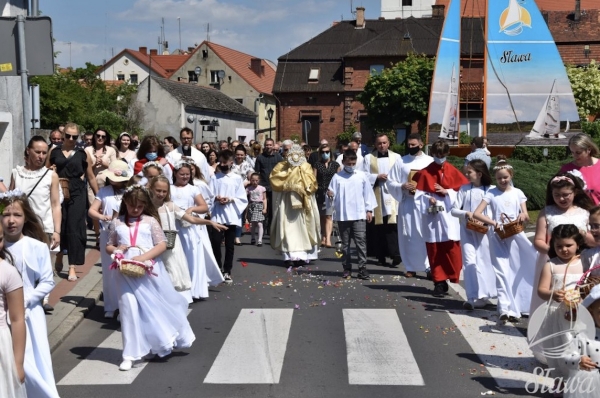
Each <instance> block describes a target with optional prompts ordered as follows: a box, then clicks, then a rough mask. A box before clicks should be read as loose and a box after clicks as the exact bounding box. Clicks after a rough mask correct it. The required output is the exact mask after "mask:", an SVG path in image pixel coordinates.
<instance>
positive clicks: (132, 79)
mask: <svg viewBox="0 0 600 398" xmlns="http://www.w3.org/2000/svg"><path fill="white" fill-rule="evenodd" d="M129 83H131V84H138V75H137V73H132V74H130V75H129Z"/></svg>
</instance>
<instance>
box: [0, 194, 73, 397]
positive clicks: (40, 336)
mask: <svg viewBox="0 0 600 398" xmlns="http://www.w3.org/2000/svg"><path fill="white" fill-rule="evenodd" d="M0 208H2V227H3V229H4V240H5V245H6V249H7V250H8V252H9V253H10V254H11V256H12V258H13V260H14V265H15V267H16V269H17V270H18V271H19V273H20V274H21V277H22V278H23V293H24V299H25V323H26V326H27V342H26V344H25V365H24V368H25V375H26V377H25V387H26V389H27V395H28V396H30V397H58V391H57V390H56V382H55V380H54V372H53V370H52V358H51V356H50V346H49V344H48V331H47V327H46V317H45V315H44V309H43V307H42V301H43V299H44V297H45V296H46V295H48V294H49V293H50V292H51V291H52V289H53V288H54V278H53V273H52V265H51V263H50V250H49V249H48V237H47V235H46V233H45V232H44V227H43V226H42V223H41V222H40V219H39V217H38V216H37V215H36V214H35V212H34V211H33V209H32V208H31V206H30V205H29V201H28V200H27V196H26V195H25V194H23V192H21V191H20V190H14V191H9V192H7V193H5V194H2V195H1V196H0ZM79 221H80V222H81V221H82V220H79Z"/></svg>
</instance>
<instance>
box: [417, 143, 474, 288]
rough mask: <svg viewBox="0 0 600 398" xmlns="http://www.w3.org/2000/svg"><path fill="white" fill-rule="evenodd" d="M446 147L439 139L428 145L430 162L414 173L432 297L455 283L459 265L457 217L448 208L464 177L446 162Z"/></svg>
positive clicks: (447, 150) (464, 182)
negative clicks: (429, 266)
mask: <svg viewBox="0 0 600 398" xmlns="http://www.w3.org/2000/svg"><path fill="white" fill-rule="evenodd" d="M449 152H450V147H449V146H448V144H447V143H446V142H445V141H443V140H438V141H436V142H434V143H433V145H432V146H431V155H432V156H433V163H431V164H430V165H429V166H427V167H425V168H424V169H423V170H421V171H419V172H417V173H416V174H415V176H414V180H415V181H416V182H417V192H416V193H415V203H416V204H417V207H418V208H420V209H421V212H422V213H423V219H422V221H423V224H422V227H421V231H422V233H423V238H424V239H425V244H426V246H427V257H428V258H429V264H430V265H431V276H432V279H433V284H434V288H433V296H435V297H442V296H444V294H445V293H447V292H448V283H447V282H446V281H447V280H450V282H454V283H457V282H458V279H459V276H460V270H461V267H462V255H461V251H460V226H459V222H458V218H456V217H454V216H452V215H451V214H450V211H451V210H452V205H453V203H454V202H455V201H456V196H457V193H458V190H459V189H460V187H461V186H462V185H464V184H467V183H468V180H467V178H466V177H465V176H464V175H463V174H462V173H461V172H460V171H459V170H458V169H457V168H456V167H454V166H452V165H451V164H450V163H448V162H446V156H447V155H448V154H449Z"/></svg>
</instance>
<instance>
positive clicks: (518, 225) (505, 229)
mask: <svg viewBox="0 0 600 398" xmlns="http://www.w3.org/2000/svg"><path fill="white" fill-rule="evenodd" d="M500 221H501V222H502V223H503V224H502V229H499V228H494V231H495V232H496V233H497V234H498V236H499V237H500V239H506V238H510V237H511V236H513V235H517V234H520V233H521V232H523V223H522V222H520V221H518V220H515V221H512V220H511V219H510V218H509V217H508V216H507V215H506V214H505V213H502V214H501V215H500Z"/></svg>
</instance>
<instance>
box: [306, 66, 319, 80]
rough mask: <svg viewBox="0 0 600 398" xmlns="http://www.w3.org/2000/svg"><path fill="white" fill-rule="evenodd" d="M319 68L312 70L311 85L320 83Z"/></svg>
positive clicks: (309, 76)
mask: <svg viewBox="0 0 600 398" xmlns="http://www.w3.org/2000/svg"><path fill="white" fill-rule="evenodd" d="M319 72H320V71H319V68H310V73H309V75H308V82H309V83H318V82H319Z"/></svg>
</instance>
